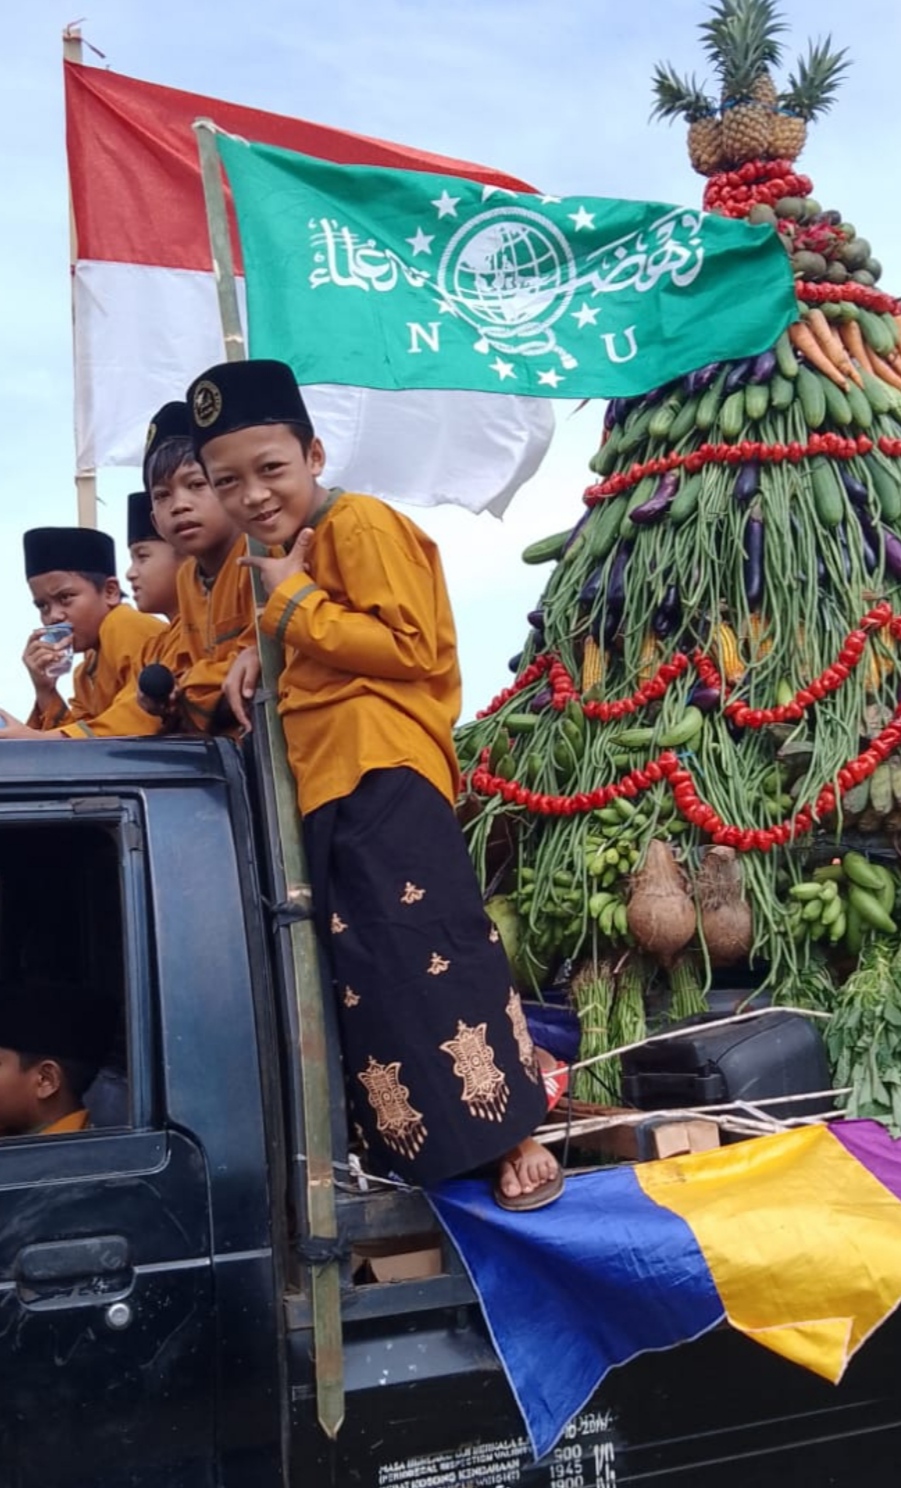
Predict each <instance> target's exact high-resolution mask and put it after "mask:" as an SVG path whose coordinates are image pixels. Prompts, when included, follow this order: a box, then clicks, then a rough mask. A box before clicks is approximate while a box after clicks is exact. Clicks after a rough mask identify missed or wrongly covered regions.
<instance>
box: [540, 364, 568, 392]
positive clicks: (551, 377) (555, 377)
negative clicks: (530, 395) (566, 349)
mask: <svg viewBox="0 0 901 1488" xmlns="http://www.w3.org/2000/svg"><path fill="white" fill-rule="evenodd" d="M538 381H539V382H540V383H542V384H543V385H544V386H545V387H552V388H555V387H559V386H560V384H561V382H562V381H563V378H562V377H561V376H560V373H559V372H555V371H554V368H553V367H552V368H551V370H550V372H539V374H538Z"/></svg>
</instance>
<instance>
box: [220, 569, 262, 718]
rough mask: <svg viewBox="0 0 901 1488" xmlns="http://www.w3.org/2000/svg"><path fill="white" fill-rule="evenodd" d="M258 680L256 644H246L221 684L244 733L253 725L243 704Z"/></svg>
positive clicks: (251, 693) (249, 697)
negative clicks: (245, 647)
mask: <svg viewBox="0 0 901 1488" xmlns="http://www.w3.org/2000/svg"><path fill="white" fill-rule="evenodd" d="M267 561H268V560H267ZM259 680H260V653H259V651H258V650H257V648H256V646H248V647H247V649H246V650H245V651H239V652H238V654H237V656H236V657H235V659H234V661H233V662H232V664H231V666H230V667H229V669H228V675H227V677H226V679H225V681H224V682H223V684H222V696H223V697H224V698H225V701H226V702H227V703H228V706H229V707H230V708H231V710H232V713H233V714H234V716H235V718H236V719H237V721H238V723H239V724H240V725H241V727H242V729H243V730H244V732H245V734H249V733H250V730H251V728H252V727H253V725H252V723H251V720H250V713H249V711H248V709H247V707H246V706H245V704H247V703H249V702H250V701H251V700H252V698H253V695H254V693H255V692H256V690H257V684H258V682H259Z"/></svg>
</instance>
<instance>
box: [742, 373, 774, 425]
mask: <svg viewBox="0 0 901 1488" xmlns="http://www.w3.org/2000/svg"><path fill="white" fill-rule="evenodd" d="M769 406H770V390H769V388H768V387H767V384H766V383H765V382H751V383H749V384H748V386H747V387H746V388H745V417H746V418H748V419H750V420H752V422H754V423H755V424H756V423H759V422H760V420H761V419H762V418H766V411H767V409H768V408H769Z"/></svg>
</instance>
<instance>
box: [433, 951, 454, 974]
mask: <svg viewBox="0 0 901 1488" xmlns="http://www.w3.org/2000/svg"><path fill="white" fill-rule="evenodd" d="M449 968H450V962H449V961H448V960H446V959H445V957H444V956H439V955H438V952H437V951H433V952H432V959H431V961H430V962H429V964H428V967H427V970H428V974H429V976H441V975H442V973H443V972H445V971H448V970H449Z"/></svg>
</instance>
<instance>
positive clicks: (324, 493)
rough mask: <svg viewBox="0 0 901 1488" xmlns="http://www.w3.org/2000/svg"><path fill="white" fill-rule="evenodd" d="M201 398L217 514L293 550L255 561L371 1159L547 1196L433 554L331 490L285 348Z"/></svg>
mask: <svg viewBox="0 0 901 1488" xmlns="http://www.w3.org/2000/svg"><path fill="white" fill-rule="evenodd" d="M188 403H189V406H190V409H191V415H192V422H193V430H194V442H195V448H196V450H197V453H198V456H199V457H200V458H201V459H202V461H203V464H204V468H205V470H206V472H207V475H208V477H209V479H210V483H211V485H212V487H213V490H214V491H215V493H216V495H217V496H218V498H219V500H220V501H221V503H222V506H223V508H224V510H225V511H226V512H227V513H228V515H229V516H230V517H231V518H232V519H233V520H234V521H235V522H236V523H237V524H238V525H239V526H240V527H242V528H243V529H244V531H245V532H247V533H248V534H250V535H251V536H252V537H255V538H258V539H259V540H260V541H261V542H263V543H265V544H266V545H267V546H268V547H269V548H270V549H274V550H276V552H279V553H283V554H284V556H274V557H270V558H266V559H248V560H245V561H246V562H248V563H252V564H255V565H256V566H257V567H259V569H260V570H261V572H262V575H263V581H264V584H265V587H266V589H267V591H268V593H269V595H270V599H269V603H268V604H267V606H266V609H265V611H264V613H263V615H262V618H261V625H262V627H263V629H264V630H265V631H266V632H267V633H269V634H270V635H273V636H275V638H276V639H277V640H279V641H280V642H282V643H283V645H284V647H285V652H286V666H285V670H284V672H283V674H282V677H281V684H280V694H279V709H280V712H281V715H282V719H283V723H284V728H285V735H286V740H287V745H288V754H289V759H290V762H291V767H292V770H293V771H294V775H295V779H296V781H297V790H298V802H299V806H300V809H301V812H302V813H303V817H304V838H305V843H306V847H307V852H308V855H309V860H310V874H311V881H312V885H313V895H314V903H315V905H316V910H317V921H318V926H319V930H320V935H321V937H322V940H323V943H324V945H325V947H326V949H327V951H328V952H329V953H330V959H331V965H332V970H333V975H334V981H335V986H336V989H337V992H338V1005H339V1011H340V1015H341V1021H342V1035H343V1043H344V1057H345V1068H346V1071H347V1076H348V1085H349V1089H350V1094H351V1104H352V1108H353V1113H354V1116H355V1118H356V1119H357V1121H358V1123H359V1125H360V1127H361V1128H362V1131H363V1134H364V1136H365V1140H366V1143H367V1146H368V1148H369V1150H370V1153H371V1154H372V1156H373V1157H374V1158H376V1159H377V1160H381V1162H382V1164H383V1166H386V1167H387V1168H389V1169H393V1170H395V1171H397V1172H399V1173H400V1175H401V1176H402V1177H404V1178H406V1179H408V1180H409V1181H411V1182H414V1183H419V1184H422V1185H424V1186H430V1185H433V1184H435V1183H438V1182H441V1181H442V1180H444V1179H446V1178H450V1177H453V1176H455V1175H459V1174H461V1173H466V1172H470V1171H472V1170H473V1169H476V1168H480V1167H484V1166H485V1165H487V1164H491V1165H493V1166H495V1167H496V1169H497V1174H498V1176H497V1182H496V1186H495V1197H496V1199H497V1201H498V1203H500V1204H502V1205H503V1206H504V1207H507V1208H514V1209H523V1208H537V1207H539V1206H541V1205H543V1204H545V1203H550V1202H551V1201H552V1200H553V1199H555V1198H556V1197H557V1196H558V1194H559V1192H560V1190H561V1187H562V1175H561V1173H560V1170H559V1168H558V1165H557V1163H556V1161H555V1159H554V1158H553V1157H552V1156H551V1155H550V1154H549V1153H548V1152H546V1150H545V1149H544V1148H543V1147H541V1146H540V1145H539V1144H538V1143H536V1142H535V1141H534V1140H533V1139H532V1138H531V1137H530V1135H529V1134H530V1133H531V1132H532V1131H533V1130H534V1129H535V1127H536V1126H537V1124H538V1123H539V1122H540V1121H541V1120H542V1118H543V1117H544V1115H545V1111H546V1101H545V1096H544V1092H543V1087H542V1082H541V1077H540V1072H539V1069H538V1063H537V1060H536V1055H535V1050H534V1046H533V1044H532V1041H531V1039H530V1037H529V1034H528V1030H527V1028H526V1024H525V1018H524V1015H523V1011H522V1007H521V1005H520V1001H519V997H518V996H517V994H516V992H515V991H514V990H513V988H512V987H511V985H510V971H509V967H508V965H507V962H506V958H505V956H504V953H503V949H502V946H501V944H500V940H499V937H498V935H497V932H496V931H495V930H494V929H493V928H492V927H491V925H490V923H489V921H488V920H487V918H486V916H485V914H484V910H483V907H482V901H481V894H480V892H479V888H478V884H477V881H476V878H475V874H474V872H473V869H472V865H471V863H470V860H469V857H468V854H467V851H466V847H465V844H464V841H463V837H462V834H461V833H460V830H459V827H458V825H457V822H456V817H455V813H454V803H455V799H456V794H457V787H458V768H457V761H456V756H455V753H454V746H453V735H452V730H453V726H454V722H455V720H456V718H457V715H458V712H459V707H460V674H459V668H458V663H457V654H456V640H455V633H454V623H453V617H452V615H451V610H450V604H449V601H448V597H447V592H446V588H445V583H444V577H443V573H442V570H441V562H440V558H439V556H438V552H437V549H436V547H435V545H434V544H433V543H432V542H431V540H430V539H429V538H428V537H427V536H426V535H425V534H424V533H423V532H421V531H420V530H419V529H418V528H417V527H416V526H414V524H413V523H412V522H410V521H409V520H408V519H407V518H405V517H403V516H401V515H400V514H399V513H397V512H395V511H394V510H393V509H392V508H390V507H389V506H387V505H385V504H384V503H383V502H381V501H377V500H375V499H374V498H373V497H370V496H363V495H357V494H350V493H347V492H344V491H337V490H334V491H328V490H327V489H326V488H325V487H324V486H323V485H322V484H320V480H319V477H320V475H321V474H322V470H323V466H324V463H325V452H324V450H323V447H322V444H321V443H320V441H319V439H318V438H317V437H316V435H315V433H314V430H313V427H312V424H311V422H310V419H309V416H308V414H307V411H306V408H305V406H304V403H303V400H302V398H301V396H300V394H299V392H298V389H297V386H296V383H295V380H294V376H293V374H292V372H291V370H290V368H289V367H287V366H286V365H285V364H284V363H281V362H267V361H256V362H254V361H251V362H238V363H229V364H226V365H223V366H218V367H213V368H211V369H210V370H209V371H208V372H205V373H203V374H202V376H201V377H199V378H198V379H197V380H196V381H195V382H194V383H193V384H192V386H191V388H190V389H189V391H188Z"/></svg>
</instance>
